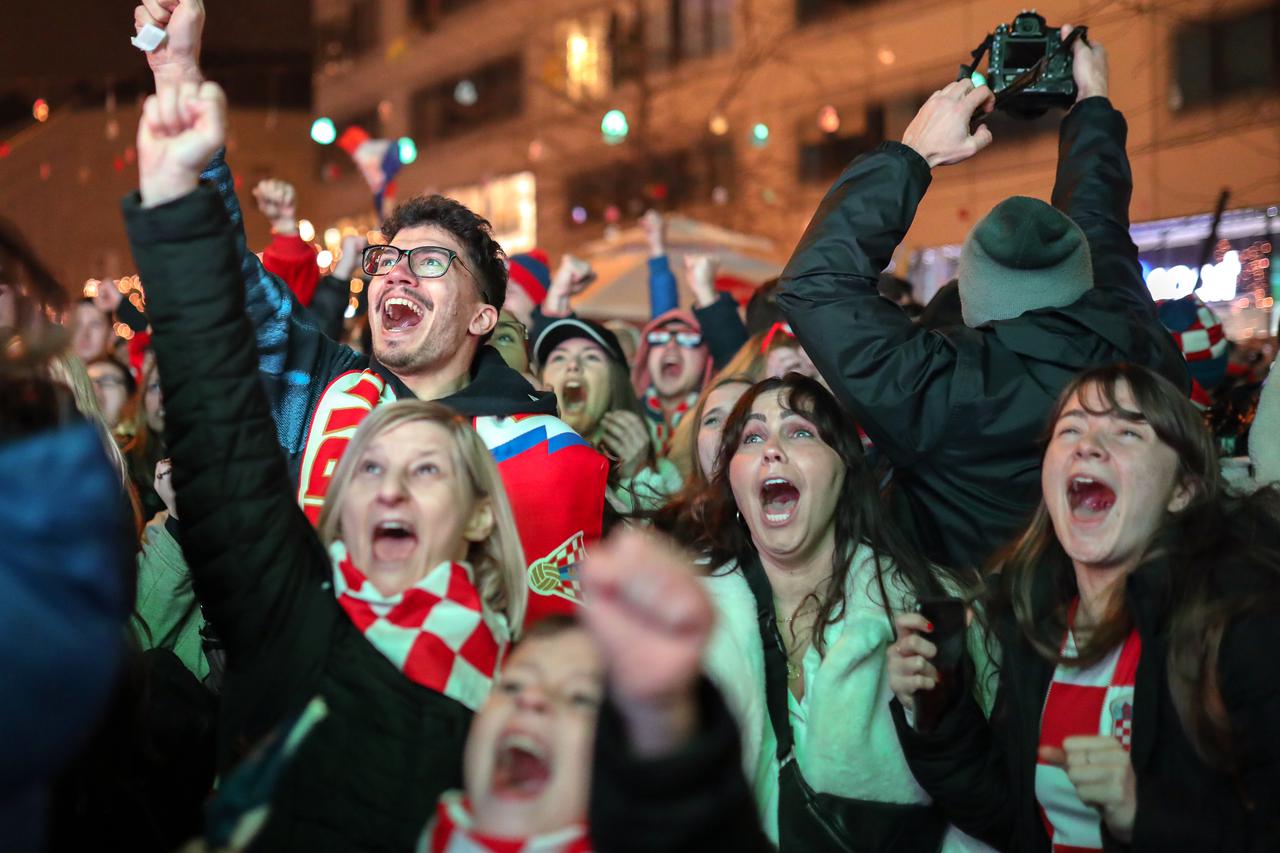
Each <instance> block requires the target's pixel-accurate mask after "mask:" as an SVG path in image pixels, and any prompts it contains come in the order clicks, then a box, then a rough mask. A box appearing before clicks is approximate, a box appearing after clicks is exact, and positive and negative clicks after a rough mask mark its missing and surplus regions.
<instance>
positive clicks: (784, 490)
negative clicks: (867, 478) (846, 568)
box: [729, 389, 845, 564]
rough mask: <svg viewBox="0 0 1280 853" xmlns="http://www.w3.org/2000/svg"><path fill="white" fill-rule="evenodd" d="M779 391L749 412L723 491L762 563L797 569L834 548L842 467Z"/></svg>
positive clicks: (768, 396)
mask: <svg viewBox="0 0 1280 853" xmlns="http://www.w3.org/2000/svg"><path fill="white" fill-rule="evenodd" d="M785 393H786V392H785V389H780V390H778V391H777V392H768V393H764V394H761V395H760V397H758V398H757V399H756V401H755V403H754V405H753V406H752V407H751V411H750V413H749V414H748V415H747V419H746V422H745V426H744V428H743V431H742V440H741V443H740V444H739V445H738V447H737V448H736V449H735V450H734V451H733V456H732V458H731V459H730V460H729V485H730V487H731V488H732V490H733V497H734V502H735V503H736V504H737V506H738V511H739V512H740V513H742V518H743V520H744V521H745V522H746V524H747V527H748V529H750V531H751V539H752V541H753V542H754V543H755V546H756V550H757V551H759V552H760V555H761V557H762V558H766V557H767V558H769V559H768V560H766V562H769V561H772V562H774V563H783V564H796V563H800V562H803V561H805V560H807V559H809V558H811V557H812V556H813V555H815V554H817V553H819V552H821V550H822V549H823V548H824V547H826V546H827V545H828V544H830V543H833V542H834V539H835V511H836V502H837V500H838V498H839V496H840V487H841V486H842V485H843V484H844V467H845V466H844V464H843V463H842V462H841V460H840V455H839V454H838V453H836V451H835V450H834V449H832V448H831V447H830V446H828V445H827V444H826V443H825V442H824V441H823V440H822V439H821V438H820V437H819V435H818V429H817V427H815V426H814V425H813V423H811V422H810V421H809V420H808V419H807V418H805V417H804V416H803V415H801V414H800V413H798V412H794V411H792V410H791V409H790V408H788V407H787V405H786V401H785V397H784V395H785Z"/></svg>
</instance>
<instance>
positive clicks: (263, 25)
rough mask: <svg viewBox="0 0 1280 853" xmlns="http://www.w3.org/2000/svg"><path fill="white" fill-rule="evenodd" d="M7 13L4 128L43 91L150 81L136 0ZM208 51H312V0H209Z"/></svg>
mask: <svg viewBox="0 0 1280 853" xmlns="http://www.w3.org/2000/svg"><path fill="white" fill-rule="evenodd" d="M3 5H4V8H5V12H4V15H3V16H0V21H2V22H3V23H2V24H0V133H11V132H13V131H15V130H16V129H18V128H20V127H21V126H22V124H23V122H27V121H30V120H31V104H32V102H33V101H34V100H35V99H36V98H37V97H44V98H48V99H49V100H50V101H54V102H56V100H57V99H65V98H67V97H69V96H72V95H73V94H74V93H77V92H78V93H80V96H81V97H82V98H86V99H87V98H88V97H90V96H89V95H88V94H86V93H87V92H93V91H95V90H97V89H100V88H101V87H102V86H103V85H104V84H105V83H106V82H107V81H108V80H116V81H118V83H121V84H123V85H126V86H127V84H128V81H130V80H139V81H140V80H145V79H146V77H145V76H143V75H146V71H147V68H146V61H145V59H144V58H143V56H142V53H141V52H140V51H139V50H137V49H136V48H134V47H133V46H132V45H131V44H130V43H129V37H130V36H131V35H133V9H134V6H135V5H137V4H136V3H135V2H133V0H69V2H68V0H64V2H61V3H58V2H53V3H34V4H30V5H28V7H27V8H29V9H32V10H38V12H39V14H38V16H36V17H32V18H31V19H29V20H28V21H27V22H26V23H25V24H24V23H23V21H22V19H21V17H20V15H19V14H16V13H17V11H18V9H19V8H20V7H21V6H22V5H26V4H19V3H17V2H11V0H5V2H4V4H3ZM205 8H206V17H207V21H206V24H205V37H204V40H205V53H206V55H207V56H209V57H210V58H214V59H216V57H217V56H219V55H222V56H229V55H234V56H235V57H237V60H242V59H243V58H244V57H245V55H246V54H248V55H253V54H259V55H262V56H264V57H268V56H271V55H275V56H280V55H288V54H294V55H297V54H299V53H306V52H308V51H309V50H310V48H311V33H310V26H309V22H310V2H309V0H206V3H205Z"/></svg>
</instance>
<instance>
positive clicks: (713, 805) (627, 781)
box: [589, 678, 774, 853]
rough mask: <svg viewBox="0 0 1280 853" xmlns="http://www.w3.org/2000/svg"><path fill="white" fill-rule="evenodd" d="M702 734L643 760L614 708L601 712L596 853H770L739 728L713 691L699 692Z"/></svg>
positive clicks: (706, 686) (705, 685) (595, 772)
mask: <svg viewBox="0 0 1280 853" xmlns="http://www.w3.org/2000/svg"><path fill="white" fill-rule="evenodd" d="M698 707H699V714H698V717H699V724H698V731H697V733H696V734H695V735H694V736H693V738H692V739H691V740H690V742H689V743H688V744H686V745H685V746H684V747H683V748H681V749H680V750H678V751H676V752H675V753H672V754H671V755H667V756H664V757H662V758H658V759H641V758H637V757H636V756H635V755H633V754H631V751H630V750H629V749H628V748H627V744H628V735H627V732H626V730H625V724H624V723H623V721H622V718H621V717H620V716H619V714H618V711H617V709H616V707H615V706H614V705H613V700H612V699H609V700H608V701H606V702H605V705H604V707H603V708H602V709H601V710H600V723H599V728H598V729H597V730H596V748H595V766H594V768H592V773H591V815H590V820H589V825H590V827H591V840H592V843H593V844H594V845H595V850H596V853H657V851H662V853H703V851H710V850H726V851H728V850H732V851H734V853H767V851H772V850H773V849H774V847H773V845H772V844H771V843H770V842H769V838H768V836H766V835H765V834H764V829H763V828H762V827H761V825H760V816H759V813H758V812H757V811H756V804H755V798H754V796H753V795H752V793H751V789H750V788H749V787H748V786H747V780H746V778H745V777H744V776H743V775H742V742H741V738H739V737H738V727H737V724H736V723H734V720H733V715H732V714H730V713H729V708H728V706H726V705H725V703H724V698H723V697H721V695H720V693H719V691H718V690H716V688H715V686H714V685H713V684H712V683H711V682H710V681H709V680H708V679H706V678H703V679H702V681H701V683H700V685H699V687H698Z"/></svg>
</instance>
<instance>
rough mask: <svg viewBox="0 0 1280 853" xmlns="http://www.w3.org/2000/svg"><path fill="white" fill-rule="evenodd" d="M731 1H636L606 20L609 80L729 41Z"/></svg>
mask: <svg viewBox="0 0 1280 853" xmlns="http://www.w3.org/2000/svg"><path fill="white" fill-rule="evenodd" d="M733 9H734V0H638V2H637V3H636V4H635V6H633V7H631V8H627V9H624V10H623V11H619V12H615V13H614V15H613V16H612V19H611V23H610V32H609V38H610V54H611V56H612V57H613V59H614V67H615V72H614V81H615V82H621V81H623V80H628V79H633V78H635V77H639V76H640V75H641V74H642V73H643V72H644V71H646V70H648V71H660V70H662V69H665V68H671V67H673V66H675V65H679V64H680V63H681V62H684V61H685V60H688V59H700V58H702V57H707V56H714V55H716V54H718V53H723V52H725V51H727V50H729V48H730V47H731V46H732V45H733Z"/></svg>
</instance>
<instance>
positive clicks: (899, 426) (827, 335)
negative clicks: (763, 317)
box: [778, 81, 991, 465]
mask: <svg viewBox="0 0 1280 853" xmlns="http://www.w3.org/2000/svg"><path fill="white" fill-rule="evenodd" d="M990 98H991V93H990V92H989V91H988V90H987V89H986V87H982V88H979V89H974V87H973V85H972V84H971V83H969V82H968V81H960V82H957V83H952V84H951V85H949V86H947V87H946V88H945V89H942V90H940V91H938V92H935V93H934V94H933V96H932V97H931V98H930V99H929V100H928V101H927V102H926V103H925V105H924V106H923V107H922V108H921V109H920V112H919V113H918V114H917V115H916V117H915V119H914V120H913V121H912V122H911V124H910V126H909V127H908V128H907V132H906V135H904V137H903V142H902V143H901V144H899V143H896V142H885V143H883V144H881V145H880V146H879V147H878V148H876V149H875V150H874V151H872V152H870V153H868V154H865V155H863V156H862V157H859V158H858V159H857V160H855V161H854V162H853V163H852V164H850V165H849V167H848V168H847V169H845V171H844V173H843V174H842V175H841V176H840V177H839V178H838V179H837V180H836V183H835V185H834V186H833V187H832V188H831V190H830V191H829V192H828V193H827V195H826V197H825V198H824V199H823V200H822V203H821V205H819V207H818V211H817V212H816V213H815V214H814V216H813V219H812V221H811V222H810V223H809V227H808V229H806V231H805V233H804V236H803V237H801V238H800V242H799V244H798V245H797V246H796V250H795V253H794V254H793V255H792V256H791V260H790V261H789V262H788V263H787V266H786V269H784V270H783V273H782V277H781V279H780V281H779V284H778V306H779V307H780V308H781V309H782V312H783V313H784V314H785V315H786V317H787V320H788V321H789V322H790V323H791V327H792V328H793V329H794V330H795V332H796V336H797V337H798V338H799V339H800V343H801V344H802V345H803V346H804V349H805V352H807V353H808V354H809V356H810V357H811V358H812V359H813V362H814V364H815V365H816V366H817V368H818V370H819V371H820V372H821V373H822V375H823V377H824V378H825V379H826V380H827V382H828V383H829V384H830V386H831V388H832V390H833V391H835V392H836V394H837V395H838V396H839V397H840V398H841V400H842V401H843V402H844V403H845V405H846V406H847V407H848V408H849V409H850V411H851V412H852V413H853V415H854V417H855V418H856V420H857V421H858V423H859V425H860V426H861V427H862V428H863V429H864V430H866V432H867V434H868V435H869V436H871V438H872V440H873V441H874V442H875V444H876V446H877V447H878V448H880V449H881V450H882V451H883V452H884V453H885V454H886V455H887V456H888V458H889V459H890V460H891V461H892V462H893V463H894V464H896V465H906V464H910V463H911V462H912V461H914V459H915V458H916V457H917V456H919V455H920V454H921V453H924V452H926V451H927V450H928V449H929V448H930V447H931V446H932V445H933V444H934V443H935V442H936V441H937V440H938V439H939V438H940V437H941V436H943V435H945V434H946V432H947V430H948V429H949V426H950V425H949V424H948V423H947V419H946V418H940V417H938V416H937V413H938V412H946V411H949V409H950V403H949V400H950V394H951V375H952V372H953V369H954V366H955V361H956V355H955V351H954V349H953V348H952V347H951V345H950V344H949V343H948V342H947V340H946V339H945V338H943V337H942V336H941V335H939V334H936V333H931V332H926V331H924V330H923V329H921V328H919V327H918V326H916V325H915V324H914V323H913V322H911V319H910V318H909V317H907V315H906V314H904V313H903V311H902V309H901V308H900V307H899V306H897V305H895V304H893V303H892V302H890V301H888V300H887V299H882V298H881V297H880V295H879V293H878V291H877V288H876V285H877V283H878V280H879V275H880V272H881V270H883V269H884V268H885V267H886V266H887V265H888V263H889V261H890V259H891V258H892V257H893V251H894V249H895V248H896V247H897V245H898V244H899V243H900V242H901V241H902V238H903V236H904V235H905V234H906V232H907V229H908V228H909V227H910V226H911V221H912V219H913V218H914V217H915V212H916V207H917V206H918V205H919V204H920V200H921V198H922V197H923V196H924V192H925V189H926V188H927V187H928V186H929V182H930V180H931V176H930V169H931V168H932V167H933V166H938V165H944V164H947V163H956V162H959V161H961V160H964V159H966V158H968V157H969V156H971V155H972V154H974V153H975V152H977V151H979V150H981V149H982V148H983V147H985V146H986V145H987V144H988V143H989V142H990V141H991V134H990V131H988V130H987V129H986V127H985V126H983V127H981V128H979V129H978V131H977V132H976V133H974V134H971V133H970V132H969V121H970V118H971V117H972V115H973V114H974V113H975V112H976V111H978V110H982V109H987V108H988V106H987V105H988V104H989V103H990ZM929 413H932V414H929Z"/></svg>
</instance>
